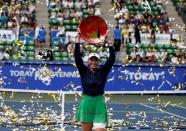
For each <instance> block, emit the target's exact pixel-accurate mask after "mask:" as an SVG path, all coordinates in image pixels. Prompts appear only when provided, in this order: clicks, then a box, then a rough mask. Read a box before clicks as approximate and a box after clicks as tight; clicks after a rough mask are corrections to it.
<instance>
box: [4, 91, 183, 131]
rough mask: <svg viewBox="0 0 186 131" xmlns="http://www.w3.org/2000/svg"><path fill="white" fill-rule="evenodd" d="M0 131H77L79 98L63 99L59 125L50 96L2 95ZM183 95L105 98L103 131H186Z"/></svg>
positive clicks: (56, 103)
mask: <svg viewBox="0 0 186 131" xmlns="http://www.w3.org/2000/svg"><path fill="white" fill-rule="evenodd" d="M2 98H3V99H1V107H0V130H3V131H9V130H14V131H20V130H23V131H25V130H34V131H35V130H47V131H50V130H55V131H56V130H59V131H60V130H61V131H62V130H65V131H80V130H81V129H80V126H79V124H78V123H77V122H76V121H75V119H74V116H75V111H76V109H77V107H78V103H79V100H80V98H81V96H80V95H78V94H76V95H66V96H65V110H64V112H65V118H64V123H63V125H62V124H61V121H62V120H61V119H62V118H61V101H60V99H59V97H58V96H57V95H54V94H44V95H43V94H36V93H35V94H29V93H4V92H3V93H2ZM185 98H186V96H185V95H183V94H182V95H158V94H156V95H107V96H106V101H107V108H108V111H109V118H110V121H109V124H108V126H107V130H110V131H124V130H125V131H126V130H141V131H142V130H145V131H148V130H186V103H185V100H186V99H185Z"/></svg>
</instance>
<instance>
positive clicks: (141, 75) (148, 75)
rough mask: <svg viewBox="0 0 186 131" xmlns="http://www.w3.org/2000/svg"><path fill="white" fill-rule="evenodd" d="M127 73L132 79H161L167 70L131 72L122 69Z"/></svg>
mask: <svg viewBox="0 0 186 131" xmlns="http://www.w3.org/2000/svg"><path fill="white" fill-rule="evenodd" d="M122 73H124V74H125V75H127V76H128V78H129V79H130V80H149V81H154V80H159V79H160V78H162V77H164V74H165V72H164V71H162V72H130V71H128V70H125V71H122Z"/></svg>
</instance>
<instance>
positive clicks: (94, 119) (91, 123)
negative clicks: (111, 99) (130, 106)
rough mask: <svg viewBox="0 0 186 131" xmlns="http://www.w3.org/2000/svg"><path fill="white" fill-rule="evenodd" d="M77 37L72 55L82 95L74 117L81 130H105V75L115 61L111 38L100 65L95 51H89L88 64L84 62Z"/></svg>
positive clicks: (106, 119)
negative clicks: (107, 53)
mask: <svg viewBox="0 0 186 131" xmlns="http://www.w3.org/2000/svg"><path fill="white" fill-rule="evenodd" d="M77 39H78V40H76V45H75V53H74V57H75V63H76V66H77V69H78V71H79V74H80V78H81V83H82V88H83V96H82V100H81V102H80V106H79V109H78V110H77V114H76V119H77V121H78V122H80V123H81V128H82V131H92V130H94V131H106V124H107V122H108V117H107V115H108V114H107V109H106V103H105V99H104V87H105V83H106V80H107V75H108V74H109V72H110V70H111V68H112V66H113V64H114V62H115V51H114V48H113V40H112V41H111V40H109V41H108V45H109V53H110V55H109V57H108V59H107V60H106V62H105V63H104V65H102V66H101V65H100V56H99V55H98V54H97V53H90V54H89V56H88V64H87V65H85V64H84V62H83V60H82V58H81V53H80V37H79V36H78V38H77Z"/></svg>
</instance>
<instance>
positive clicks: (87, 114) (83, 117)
mask: <svg viewBox="0 0 186 131" xmlns="http://www.w3.org/2000/svg"><path fill="white" fill-rule="evenodd" d="M107 115H108V114H107V108H106V104H105V98H104V96H103V95H99V96H94V97H92V96H88V95H83V98H82V100H81V102H80V106H79V109H78V110H77V113H76V119H77V121H79V122H90V123H107V122H108V116H107Z"/></svg>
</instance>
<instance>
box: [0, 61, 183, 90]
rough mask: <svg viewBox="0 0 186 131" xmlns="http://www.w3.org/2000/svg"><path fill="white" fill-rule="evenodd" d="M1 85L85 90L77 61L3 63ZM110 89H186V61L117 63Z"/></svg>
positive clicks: (112, 73)
mask: <svg viewBox="0 0 186 131" xmlns="http://www.w3.org/2000/svg"><path fill="white" fill-rule="evenodd" d="M0 67H1V83H2V84H1V85H2V87H1V89H14V90H15V89H21V90H44V91H60V90H62V91H72V92H74V91H81V90H82V89H81V83H80V77H79V73H78V71H77V68H76V67H75V66H74V64H64V63H18V62H16V63H4V64H1V66H0ZM105 90H106V91H112V92H122V91H123V92H127V91H175V90H181V91H185V90H186V65H182V66H174V65H166V66H165V65H164V66H163V67H162V66H161V65H148V64H146V65H144V64H140V65H139V64H138V65H135V64H134V65H132V64H131V65H127V64H125V65H114V67H113V68H112V70H111V71H110V74H109V76H108V79H107V83H106V87H105Z"/></svg>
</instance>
